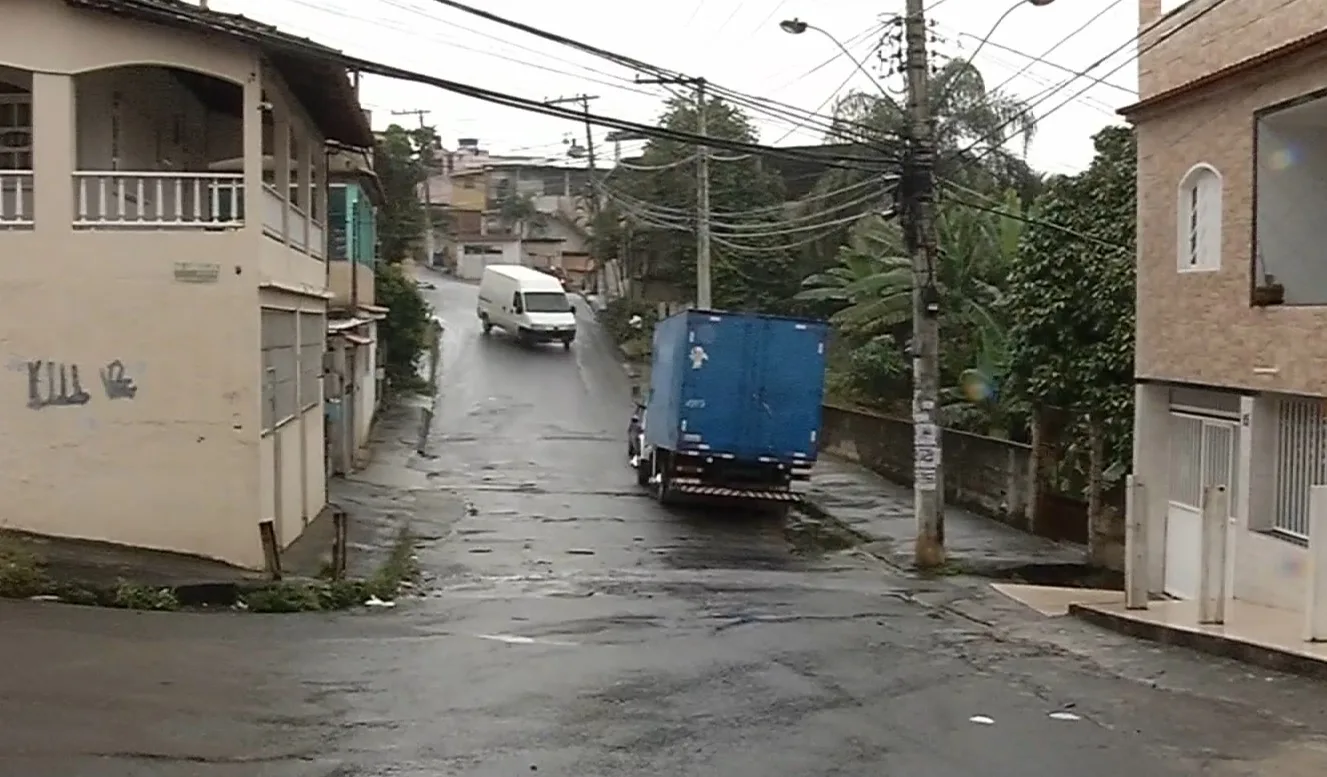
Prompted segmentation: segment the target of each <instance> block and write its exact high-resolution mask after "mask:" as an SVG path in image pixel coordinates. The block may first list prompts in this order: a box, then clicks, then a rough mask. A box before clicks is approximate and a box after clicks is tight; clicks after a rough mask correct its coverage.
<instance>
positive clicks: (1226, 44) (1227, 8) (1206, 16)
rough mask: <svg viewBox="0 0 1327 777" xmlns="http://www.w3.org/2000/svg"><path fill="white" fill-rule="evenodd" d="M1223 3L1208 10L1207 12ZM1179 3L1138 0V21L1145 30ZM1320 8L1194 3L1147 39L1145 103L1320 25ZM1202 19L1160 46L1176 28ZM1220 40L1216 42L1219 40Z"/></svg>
mask: <svg viewBox="0 0 1327 777" xmlns="http://www.w3.org/2000/svg"><path fill="white" fill-rule="evenodd" d="M1219 1H1220V5H1219V6H1218V7H1217V8H1214V9H1212V10H1210V11H1207V10H1206V9H1208V8H1210V7H1211V6H1213V5H1216V4H1217V3H1218V2H1219ZM1177 5H1178V3H1177V2H1176V0H1139V4H1138V8H1139V12H1138V20H1139V24H1140V25H1141V29H1146V28H1147V27H1149V26H1150V25H1151V24H1153V23H1154V22H1155V21H1156V20H1157V19H1159V18H1161V16H1162V13H1161V12H1162V9H1163V8H1166V9H1169V8H1171V7H1174V6H1177ZM1322 11H1323V9H1322V6H1320V5H1318V4H1316V3H1312V2H1307V3H1306V2H1299V0H1235V2H1229V1H1228V0H1191V2H1189V3H1188V4H1186V5H1184V6H1183V7H1180V8H1178V10H1176V11H1174V12H1173V13H1171V14H1170V15H1169V16H1168V17H1167V18H1166V19H1165V22H1164V23H1162V24H1160V25H1158V26H1157V28H1156V29H1155V30H1152V31H1150V32H1148V34H1147V35H1145V36H1143V39H1142V42H1141V44H1140V47H1141V50H1142V56H1141V57H1140V58H1139V62H1138V87H1139V88H1138V94H1139V97H1140V98H1142V99H1146V98H1148V97H1151V96H1152V95H1154V94H1157V93H1158V92H1164V91H1166V90H1169V89H1173V88H1175V87H1177V86H1179V85H1181V84H1184V83H1187V82H1189V81H1192V80H1194V79H1195V78H1201V77H1202V76H1205V75H1207V74H1208V73H1211V72H1213V71H1216V70H1220V69H1221V68H1224V67H1228V66H1230V65H1233V64H1235V63H1237V62H1240V61H1242V60H1246V59H1249V58H1251V57H1256V56H1258V55H1259V54H1262V53H1263V52H1265V51H1269V50H1271V49H1274V48H1277V47H1279V46H1283V45H1285V44H1287V43H1290V42H1291V41H1293V40H1295V39H1297V38H1300V37H1302V36H1304V35H1307V34H1309V33H1311V32H1314V31H1316V30H1318V29H1320V28H1321V27H1322ZM1198 14H1202V16H1201V17H1200V18H1199V19H1198V20H1197V21H1194V22H1192V23H1189V24H1188V26H1186V27H1185V28H1184V29H1182V30H1180V31H1179V32H1177V33H1175V34H1174V35H1172V36H1171V37H1169V38H1167V39H1165V40H1164V41H1162V42H1160V43H1156V41H1158V40H1160V39H1161V38H1163V37H1164V36H1165V35H1167V34H1168V33H1169V32H1170V31H1172V30H1174V29H1175V27H1176V26H1178V25H1181V24H1185V23H1186V21H1187V20H1189V19H1191V18H1193V17H1194V16H1195V15H1198ZM1218 40H1219V41H1220V42H1219V43H1217V41H1218Z"/></svg>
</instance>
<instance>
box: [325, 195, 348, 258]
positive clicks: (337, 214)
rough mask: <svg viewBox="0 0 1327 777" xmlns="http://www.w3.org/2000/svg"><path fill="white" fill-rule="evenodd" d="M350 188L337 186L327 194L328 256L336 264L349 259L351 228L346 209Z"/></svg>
mask: <svg viewBox="0 0 1327 777" xmlns="http://www.w3.org/2000/svg"><path fill="white" fill-rule="evenodd" d="M349 192H350V187H349V186H342V185H335V186H332V187H330V188H329V190H328V192H327V256H328V258H329V259H331V260H332V261H334V262H341V261H345V260H346V259H348V258H349V257H348V256H347V255H346V250H347V248H348V246H349V237H350V236H349V235H347V234H346V232H347V228H348V226H349V224H348V220H347V218H346V207H347V204H348V199H349Z"/></svg>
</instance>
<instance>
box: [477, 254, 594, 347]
mask: <svg viewBox="0 0 1327 777" xmlns="http://www.w3.org/2000/svg"><path fill="white" fill-rule="evenodd" d="M478 313H479V320H480V322H482V323H483V325H484V334H488V333H489V332H490V331H492V329H493V327H495V326H497V327H502V329H503V330H504V331H506V332H507V333H508V334H510V335H514V336H515V337H516V338H517V339H519V340H521V341H522V342H525V343H552V342H560V343H562V347H563V348H571V341H572V340H575V339H576V311H575V310H574V309H573V308H572V305H571V300H569V299H567V292H566V290H565V289H563V288H562V282H561V281H559V280H558V279H557V278H554V277H553V276H552V275H548V274H547V273H542V272H539V271H538V270H534V269H531V268H529V267H522V266H521V265H518V264H495V265H489V266H488V267H485V268H484V276H483V278H481V279H480V281H479V309H478Z"/></svg>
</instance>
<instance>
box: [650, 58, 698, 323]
mask: <svg viewBox="0 0 1327 777" xmlns="http://www.w3.org/2000/svg"><path fill="white" fill-rule="evenodd" d="M636 83H638V84H685V85H687V86H694V87H695V88H696V134H697V135H700V136H701V137H708V136H709V128H708V127H707V126H706V123H707V122H706V116H705V114H706V113H707V110H706V108H707V105H708V101H707V100H706V97H705V79H703V78H686V77H681V78H637V79H636ZM711 276H712V271H711V269H710V147H709V146H706V145H701V146H699V147H698V148H697V149H696V307H697V308H700V309H701V310H709V309H710V308H711V307H713V305H714V302H713V299H712V298H711V289H710V282H711Z"/></svg>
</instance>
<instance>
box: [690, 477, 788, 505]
mask: <svg viewBox="0 0 1327 777" xmlns="http://www.w3.org/2000/svg"><path fill="white" fill-rule="evenodd" d="M669 490H670V491H672V492H674V493H677V494H688V495H691V496H710V497H720V498H724V499H748V500H752V501H760V502H787V503H789V504H795V503H797V502H800V501H802V495H801V494H799V493H797V492H795V491H783V490H778V489H765V488H731V487H729V486H702V485H698V484H696V483H678V482H673V483H671V484H669Z"/></svg>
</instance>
